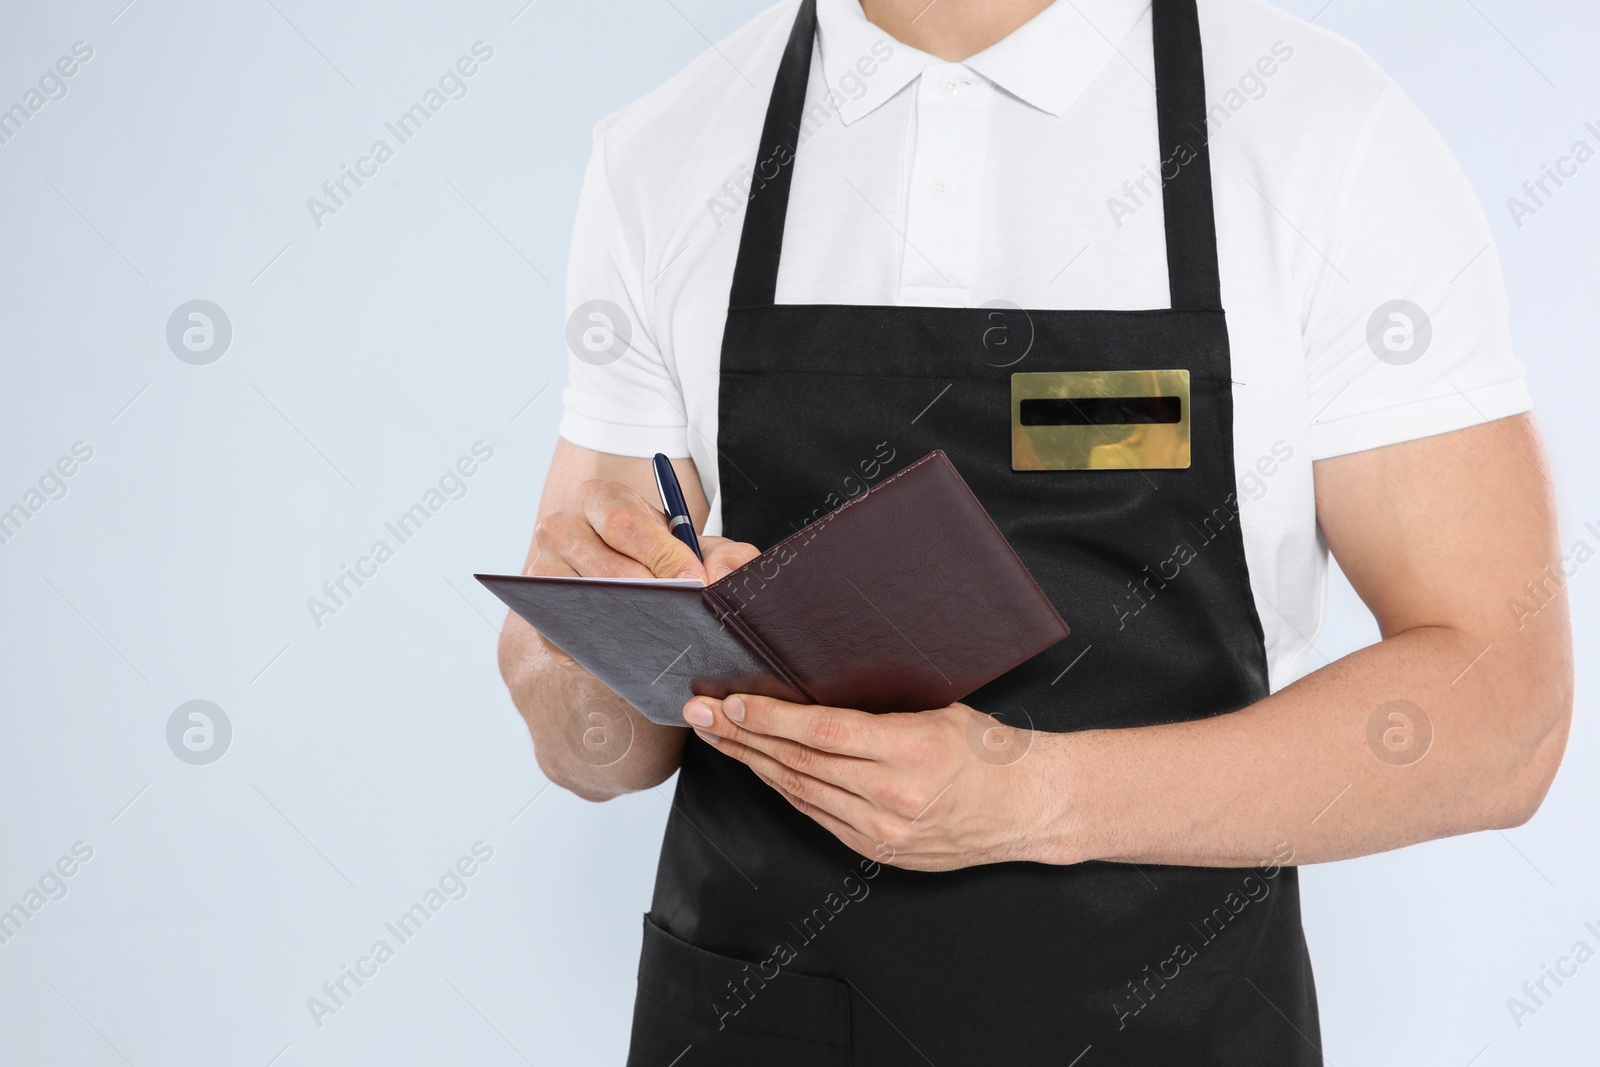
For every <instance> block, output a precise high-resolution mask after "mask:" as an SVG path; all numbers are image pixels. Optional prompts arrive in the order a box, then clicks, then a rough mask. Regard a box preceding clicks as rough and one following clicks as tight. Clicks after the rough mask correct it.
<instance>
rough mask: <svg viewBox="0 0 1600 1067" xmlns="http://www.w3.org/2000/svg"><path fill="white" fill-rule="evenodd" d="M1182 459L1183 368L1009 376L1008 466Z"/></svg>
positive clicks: (1081, 466) (1150, 464)
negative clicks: (1009, 449) (1009, 448)
mask: <svg viewBox="0 0 1600 1067" xmlns="http://www.w3.org/2000/svg"><path fill="white" fill-rule="evenodd" d="M1188 466H1189V372H1188V371H1186V370H1106V371H1044V372H1036V373H1029V374H1013V375H1012V376H1011V469H1012V470H1018V471H1087V470H1154V469H1182V468H1185V467H1188Z"/></svg>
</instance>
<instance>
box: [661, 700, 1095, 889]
mask: <svg viewBox="0 0 1600 1067" xmlns="http://www.w3.org/2000/svg"><path fill="white" fill-rule="evenodd" d="M683 717H684V720H685V721H686V722H688V723H689V724H690V725H691V726H694V727H695V733H697V734H699V735H700V737H701V738H702V739H703V740H705V741H707V742H708V743H710V744H712V745H714V746H715V747H716V748H717V750H718V751H720V752H723V753H725V754H726V755H729V756H732V757H733V758H734V759H737V760H739V761H740V762H741V763H744V764H745V765H746V766H748V767H749V768H750V769H751V770H753V771H755V773H756V774H757V775H758V776H760V778H761V779H762V780H763V781H765V782H766V783H767V784H768V785H770V786H772V788H774V789H776V790H777V791H778V792H779V793H781V794H782V795H783V796H784V798H785V799H786V800H788V801H789V803H791V804H793V805H794V806H795V807H796V808H798V809H800V811H801V812H803V813H804V814H806V815H809V816H810V817H811V818H813V819H815V820H816V821H817V822H819V823H821V824H822V826H823V827H825V828H826V829H827V830H829V831H830V832H831V833H832V834H833V835H834V836H835V837H837V838H838V839H839V840H841V841H843V842H844V843H845V844H846V845H848V846H849V847H850V848H852V849H854V850H855V851H857V852H859V853H860V854H861V855H863V856H867V857H869V858H872V859H875V860H878V861H880V862H884V863H889V864H891V865H893V866H896V867H904V868H907V869H909V870H918V871H947V870H953V869H955V868H958V867H970V866H973V865H976V864H981V863H998V862H1002V861H1005V860H1040V861H1045V862H1065V861H1064V860H1063V859H1061V858H1060V854H1061V852H1062V846H1061V842H1060V841H1059V839H1058V838H1057V837H1056V836H1055V835H1058V834H1059V833H1060V828H1061V826H1062V825H1063V821H1062V819H1061V818H1060V815H1061V811H1060V809H1061V808H1063V807H1065V806H1066V805H1067V803H1068V802H1067V800H1066V797H1065V784H1064V783H1062V782H1060V781H1057V780H1052V779H1053V777H1054V776H1052V775H1050V774H1049V773H1048V771H1049V768H1048V766H1047V765H1048V764H1050V763H1052V762H1054V761H1053V760H1052V759H1050V756H1051V751H1050V750H1051V749H1052V748H1053V747H1054V746H1052V745H1047V744H1045V739H1047V738H1050V737H1051V735H1048V734H1040V733H1036V732H1034V731H1031V730H1020V729H1016V728H1013V727H1009V726H1005V725H1003V724H1002V723H1000V722H999V721H998V720H996V719H994V718H993V717H992V716H989V715H985V714H983V713H982V712H980V711H976V710H974V709H973V708H970V707H968V706H967V705H965V704H951V705H950V706H949V707H946V708H939V709H937V710H934V711H924V712H917V713H913V714H904V715H898V714H893V715H874V714H869V713H867V712H863V711H853V710H850V709H848V708H830V707H821V706H817V705H811V704H791V703H788V702H787V701H783V700H775V699H773V698H771V697H761V696H730V697H728V698H727V699H725V700H717V699H715V698H712V697H695V698H694V699H692V700H690V701H689V702H688V703H687V704H686V705H685V706H684V716H683Z"/></svg>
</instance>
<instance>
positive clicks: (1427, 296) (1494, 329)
mask: <svg viewBox="0 0 1600 1067" xmlns="http://www.w3.org/2000/svg"><path fill="white" fill-rule="evenodd" d="M1310 244H1311V246H1312V248H1313V249H1314V251H1315V260H1314V262H1315V264H1316V265H1315V268H1314V281H1313V284H1312V285H1311V287H1310V290H1309V298H1308V301H1307V305H1306V310H1305V317H1304V338H1305V355H1306V361H1307V368H1306V369H1307V382H1308V391H1309V394H1310V396H1309V401H1310V408H1309V410H1310V414H1311V419H1312V431H1311V443H1312V452H1313V458H1314V459H1327V458H1329V457H1332V456H1338V455H1343V454H1346V453H1349V452H1359V451H1362V450H1364V449H1369V448H1378V447H1381V446H1384V445H1391V444H1398V443H1400V442H1402V441H1410V440H1414V439H1416V438H1420V437H1430V436H1433V435H1435V434H1441V433H1448V432H1449V431H1452V430H1459V429H1463V428H1465V427H1467V426H1473V425H1476V424H1478V423H1483V422H1488V421H1490V420H1492V419H1499V418H1504V417H1506V416H1508V415H1515V414H1518V413H1519V412H1523V411H1527V410H1529V409H1530V408H1531V407H1532V406H1533V405H1532V401H1531V399H1530V398H1529V395H1528V390H1527V386H1526V384H1525V382H1524V380H1523V368H1522V364H1521V363H1519V362H1518V361H1517V358H1516V355H1515V353H1514V352H1513V349H1512V344H1511V333H1510V327H1509V323H1508V321H1507V305H1506V294H1505V284H1504V282H1503V280H1502V278H1501V274H1500V261H1499V257H1498V256H1497V255H1496V253H1495V248H1494V241H1493V237H1492V236H1491V234H1490V232H1489V225H1488V222H1487V220H1486V219H1485V218H1484V214H1483V211H1482V209H1481V208H1480V206H1479V204H1478V201H1477V198H1476V196H1475V195H1474V193H1473V191H1472V187H1471V185H1470V184H1469V183H1468V181H1467V178H1466V175H1465V174H1464V173H1463V172H1462V170H1461V167H1460V166H1459V165H1458V164H1457V162H1456V160H1455V158H1454V157H1453V156H1452V155H1451V153H1450V150H1449V148H1448V147H1447V146H1446V145H1445V143H1444V141H1443V139H1442V138H1441V137H1440V136H1439V135H1438V133H1437V132H1436V131H1435V130H1434V129H1433V127H1432V126H1431V125H1430V124H1429V123H1428V121H1427V119H1426V118H1425V117H1424V116H1423V115H1422V113H1421V112H1420V111H1419V110H1418V109H1417V107H1416V106H1415V105H1414V104H1413V103H1412V102H1411V101H1410V100H1409V99H1408V98H1407V97H1406V96H1405V94H1404V93H1403V92H1402V91H1401V90H1400V89H1399V88H1398V87H1397V86H1395V85H1393V84H1390V85H1389V86H1388V87H1386V88H1385V89H1384V90H1383V92H1382V93H1381V94H1380V95H1379V96H1378V98H1377V100H1376V102H1375V103H1374V105H1373V108H1372V111H1371V113H1370V114H1369V116H1368V118H1367V121H1366V123H1365V125H1364V127H1363V129H1362V131H1361V134H1360V136H1359V137H1358V139H1357V141H1356V144H1355V145H1354V147H1353V150H1352V152H1351V155H1350V157H1349V160H1348V162H1347V163H1346V166H1345V172H1344V174H1343V176H1342V177H1341V179H1340V182H1339V187H1338V192H1337V194H1336V196H1335V198H1334V200H1333V202H1332V204H1331V207H1330V209H1329V215H1328V217H1327V219H1326V221H1325V223H1324V224H1323V225H1322V226H1321V227H1320V229H1319V231H1318V233H1317V234H1316V235H1315V236H1313V237H1312V238H1311V239H1310Z"/></svg>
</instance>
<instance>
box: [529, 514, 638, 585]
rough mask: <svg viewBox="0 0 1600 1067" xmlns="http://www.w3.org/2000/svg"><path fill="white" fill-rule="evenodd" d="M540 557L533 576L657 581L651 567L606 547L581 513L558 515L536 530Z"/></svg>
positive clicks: (531, 572) (548, 519) (532, 571)
mask: <svg viewBox="0 0 1600 1067" xmlns="http://www.w3.org/2000/svg"><path fill="white" fill-rule="evenodd" d="M534 536H535V538H536V539H537V541H538V544H539V555H538V557H537V558H536V559H535V560H534V564H533V567H532V568H530V569H529V572H528V573H530V574H534V575H540V576H547V577H558V578H566V577H572V576H575V575H582V576H584V577H588V578H653V577H655V575H654V574H653V573H652V572H651V571H650V568H649V567H646V566H645V565H644V564H642V563H640V562H639V561H638V560H636V559H634V558H633V557H632V556H628V555H625V554H623V553H621V552H618V551H617V550H616V549H614V548H612V547H611V546H610V545H608V544H606V542H605V541H604V540H602V539H601V537H600V535H599V534H598V533H596V532H595V530H594V527H593V526H591V525H590V524H589V520H588V518H587V517H585V516H584V515H583V514H582V513H581V512H558V513H556V514H554V515H548V516H546V517H544V518H542V519H540V520H539V524H538V526H537V527H536V528H535V530H534Z"/></svg>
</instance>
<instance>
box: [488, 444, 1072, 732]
mask: <svg viewBox="0 0 1600 1067" xmlns="http://www.w3.org/2000/svg"><path fill="white" fill-rule="evenodd" d="M475 577H476V578H477V579H478V581H480V582H482V583H483V584H484V585H485V586H486V587H487V588H488V589H489V590H490V591H491V592H493V593H494V594H495V595H496V596H498V597H499V598H500V599H501V600H503V601H505V603H506V604H507V606H509V607H510V608H511V609H512V610H513V611H515V612H516V613H517V614H518V615H521V616H522V617H523V618H524V619H526V620H527V621H528V622H529V623H530V624H531V625H532V626H533V627H534V629H536V630H538V631H539V632H540V633H541V634H543V635H544V636H545V637H547V638H548V639H549V640H551V641H552V642H554V643H555V644H556V645H557V646H559V647H560V648H561V649H562V650H563V651H564V652H566V653H567V655H569V656H571V657H572V658H573V659H575V660H577V661H578V663H579V664H581V665H582V666H583V667H584V668H585V669H587V670H588V671H589V672H590V673H591V674H593V675H594V676H595V677H596V678H598V679H600V681H602V682H604V683H605V684H606V685H607V686H609V687H610V688H611V689H612V690H613V691H615V692H616V693H617V694H618V695H619V696H621V697H622V698H623V699H625V700H626V701H628V703H630V704H632V705H633V706H634V707H635V708H637V709H639V711H640V712H642V713H643V714H644V715H645V716H646V717H647V718H649V719H651V720H652V721H654V722H659V723H668V724H671V725H675V726H681V725H683V705H684V703H685V702H687V701H688V699H689V698H690V697H691V696H695V695H698V696H714V697H723V696H727V695H729V694H732V693H756V694H761V695H765V696H773V697H779V698H782V699H784V700H791V701H795V702H797V703H805V704H826V705H831V706H835V707H847V708H859V709H861V710H863V711H873V712H892V711H923V710H926V709H929V708H940V707H944V706H945V705H947V704H951V703H954V702H955V701H958V700H960V699H961V698H963V697H965V696H966V695H967V694H968V693H971V692H972V691H973V690H974V689H977V688H978V687H979V686H981V685H983V684H985V683H986V682H989V681H992V680H993V679H995V678H998V677H999V676H1000V675H1002V674H1004V673H1005V672H1006V671H1008V670H1010V669H1011V668H1013V667H1015V666H1017V665H1018V664H1020V663H1022V662H1024V661H1025V660H1028V659H1030V658H1032V657H1033V656H1035V655H1037V654H1038V653H1040V652H1042V651H1044V650H1045V649H1047V648H1049V647H1050V646H1051V645H1054V644H1055V643H1056V642H1058V641H1060V640H1061V639H1062V638H1064V637H1066V636H1067V633H1068V630H1067V625H1066V623H1064V622H1062V621H1061V616H1060V615H1058V614H1057V613H1056V610H1055V608H1054V607H1053V606H1052V605H1051V603H1050V601H1049V599H1048V598H1046V597H1045V595H1044V592H1043V590H1041V589H1040V588H1039V586H1038V584H1037V583H1036V582H1035V581H1034V580H1033V576H1032V575H1030V574H1029V573H1028V570H1027V568H1026V567H1025V566H1024V565H1023V563H1022V560H1020V559H1019V558H1018V557H1017V554H1016V552H1014V551H1013V550H1012V548H1011V546H1010V545H1009V544H1008V543H1007V542H1006V539H1005V537H1004V535H1002V534H1001V532H1000V530H999V528H998V527H996V526H995V524H994V521H993V520H992V519H990V518H989V514H988V512H986V511H984V509H983V505H982V504H980V503H979V502H978V499H977V497H975V496H973V494H972V490H971V489H969V488H968V487H967V483H966V482H965V481H963V480H962V478H961V475H960V474H958V473H957V472H956V469H955V467H954V466H953V465H952V464H951V462H950V460H949V458H948V457H946V456H945V454H944V452H942V451H939V452H933V453H930V454H929V455H927V456H924V457H923V458H922V459H919V460H917V461H916V462H915V463H913V464H911V465H910V466H908V467H907V468H905V469H904V470H902V471H900V472H899V473H898V474H896V475H894V476H893V477H891V478H888V479H886V480H884V481H882V482H880V483H879V484H877V485H876V486H873V487H872V488H871V489H870V490H868V491H867V492H866V493H864V494H862V495H861V496H858V497H856V498H855V499H853V500H850V501H848V502H846V503H845V504H843V505H841V506H840V507H838V508H837V509H835V510H833V511H831V512H829V513H828V514H826V515H824V516H822V517H821V518H819V519H817V520H816V521H814V522H812V523H810V524H808V525H806V526H805V527H803V528H802V529H800V530H799V531H798V532H796V533H794V534H793V535H791V536H789V537H787V538H785V539H784V540H783V541H781V542H779V543H778V544H777V545H774V546H773V547H772V548H770V549H768V550H767V551H766V552H763V553H762V554H761V555H760V556H759V557H757V558H756V559H754V560H751V561H750V562H749V563H747V564H745V565H744V566H743V567H740V568H739V569H738V570H736V571H734V572H733V573H731V574H729V575H727V576H725V577H724V578H722V579H720V580H719V581H716V582H714V583H712V584H711V585H709V586H705V585H701V584H700V583H699V582H697V581H694V580H692V579H691V580H686V581H684V580H679V581H672V580H637V581H636V580H631V579H595V578H550V577H528V576H520V575H491V574H479V575H475Z"/></svg>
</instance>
